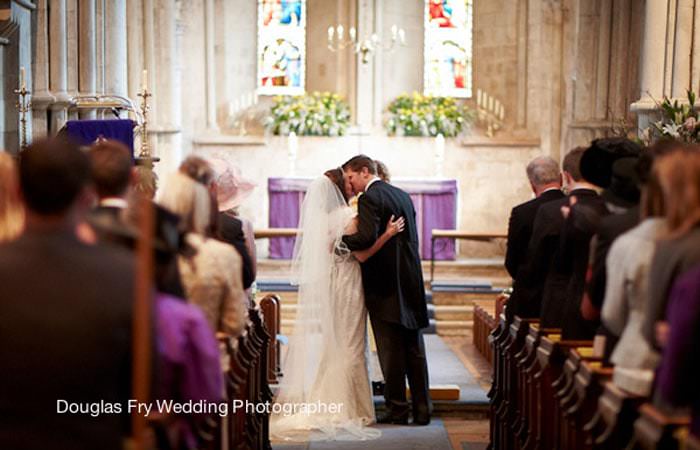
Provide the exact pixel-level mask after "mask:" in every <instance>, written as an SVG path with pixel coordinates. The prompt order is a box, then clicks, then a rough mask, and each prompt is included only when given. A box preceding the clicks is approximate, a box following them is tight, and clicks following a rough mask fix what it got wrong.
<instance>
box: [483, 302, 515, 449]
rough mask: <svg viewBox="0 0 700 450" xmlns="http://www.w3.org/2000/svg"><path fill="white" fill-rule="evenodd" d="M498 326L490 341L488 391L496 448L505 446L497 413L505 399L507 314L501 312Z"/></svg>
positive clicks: (492, 433)
mask: <svg viewBox="0 0 700 450" xmlns="http://www.w3.org/2000/svg"><path fill="white" fill-rule="evenodd" d="M498 319H499V320H498V327H497V328H496V329H495V330H494V331H493V332H492V333H491V336H490V341H491V348H492V352H493V382H492V383H491V389H490V390H489V392H488V394H487V395H488V397H489V399H490V416H491V420H490V422H489V424H490V436H491V446H492V448H494V449H499V448H503V447H502V446H501V445H500V435H501V433H500V431H501V422H500V420H499V415H498V414H497V413H496V412H497V411H498V410H499V409H500V407H501V403H502V402H503V401H504V393H503V392H504V383H505V374H504V366H505V360H504V358H505V353H504V351H503V347H504V346H505V343H506V339H507V337H508V328H509V325H510V324H509V323H508V322H507V321H506V316H505V314H501V315H500V316H499V318H498Z"/></svg>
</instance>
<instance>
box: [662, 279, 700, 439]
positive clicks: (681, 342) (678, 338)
mask: <svg viewBox="0 0 700 450" xmlns="http://www.w3.org/2000/svg"><path fill="white" fill-rule="evenodd" d="M666 318H667V320H668V324H669V331H670V333H669V337H668V342H667V343H666V345H665V347H664V351H663V359H662V361H661V365H660V367H659V372H658V375H657V377H658V383H657V384H658V389H659V391H660V393H661V397H662V399H663V400H664V401H666V402H669V403H670V404H671V405H672V406H674V407H686V406H690V407H691V423H690V432H691V433H692V434H694V435H695V436H700V386H698V379H700V353H699V352H698V351H697V348H696V347H695V346H696V345H697V344H698V342H700V266H696V267H695V268H694V269H690V270H689V271H687V272H686V273H685V274H684V275H682V276H680V277H679V278H678V279H677V281H676V282H675V283H674V285H673V288H672V289H671V295H670V297H669V300H668V310H667V313H666Z"/></svg>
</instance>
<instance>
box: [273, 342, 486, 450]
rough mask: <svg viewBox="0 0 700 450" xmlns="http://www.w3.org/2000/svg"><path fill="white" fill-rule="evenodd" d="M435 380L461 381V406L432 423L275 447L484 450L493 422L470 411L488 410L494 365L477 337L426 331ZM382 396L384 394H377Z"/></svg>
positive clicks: (283, 449) (286, 449)
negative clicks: (365, 437) (367, 437)
mask: <svg viewBox="0 0 700 450" xmlns="http://www.w3.org/2000/svg"><path fill="white" fill-rule="evenodd" d="M425 341H426V353H427V356H428V364H429V369H428V370H429V372H430V380H431V384H457V385H459V386H460V400H459V402H457V403H459V404H460V405H462V406H460V407H457V406H456V407H455V408H449V405H447V407H446V406H445V405H444V404H441V405H440V408H438V411H439V412H438V413H437V414H436V415H435V416H434V417H433V421H432V422H431V424H430V425H429V426H424V427H421V426H411V425H409V426H395V425H379V426H377V427H376V428H377V429H379V430H381V431H382V436H381V437H380V438H379V439H376V440H373V441H363V442H357V441H353V442H341V441H331V442H311V443H308V442H307V443H284V442H273V448H274V449H275V450H325V449H348V450H350V449H358V450H359V449H368V450H372V449H388V450H394V449H396V450H409V449H416V450H418V449H430V450H432V449H434V450H450V449H453V450H483V449H485V448H486V445H487V443H488V439H489V423H488V420H487V419H486V418H484V416H483V413H482V412H477V413H474V412H471V413H470V412H469V411H470V410H469V408H468V407H467V406H468V405H475V406H476V407H478V409H477V410H476V411H483V406H484V405H485V403H486V402H487V399H486V391H487V390H488V388H489V385H490V373H491V368H490V366H489V365H488V363H487V362H486V361H485V360H484V359H483V358H482V357H481V355H480V354H479V353H478V352H477V351H476V349H475V348H474V346H473V345H472V344H471V336H460V337H449V338H442V337H438V336H437V335H427V336H426V339H425ZM377 400H379V399H377Z"/></svg>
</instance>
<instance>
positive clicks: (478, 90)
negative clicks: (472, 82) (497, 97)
mask: <svg viewBox="0 0 700 450" xmlns="http://www.w3.org/2000/svg"><path fill="white" fill-rule="evenodd" d="M476 106H481V89H477V90H476Z"/></svg>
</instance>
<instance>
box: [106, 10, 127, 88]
mask: <svg viewBox="0 0 700 450" xmlns="http://www.w3.org/2000/svg"><path fill="white" fill-rule="evenodd" d="M104 27H105V28H104V30H105V44H104V45H105V46H104V48H105V55H104V58H105V61H104V62H105V68H104V77H105V93H106V94H116V95H122V96H124V97H126V96H127V95H128V92H127V75H126V73H127V72H126V64H127V59H126V0H109V1H107V2H105V11H104Z"/></svg>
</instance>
